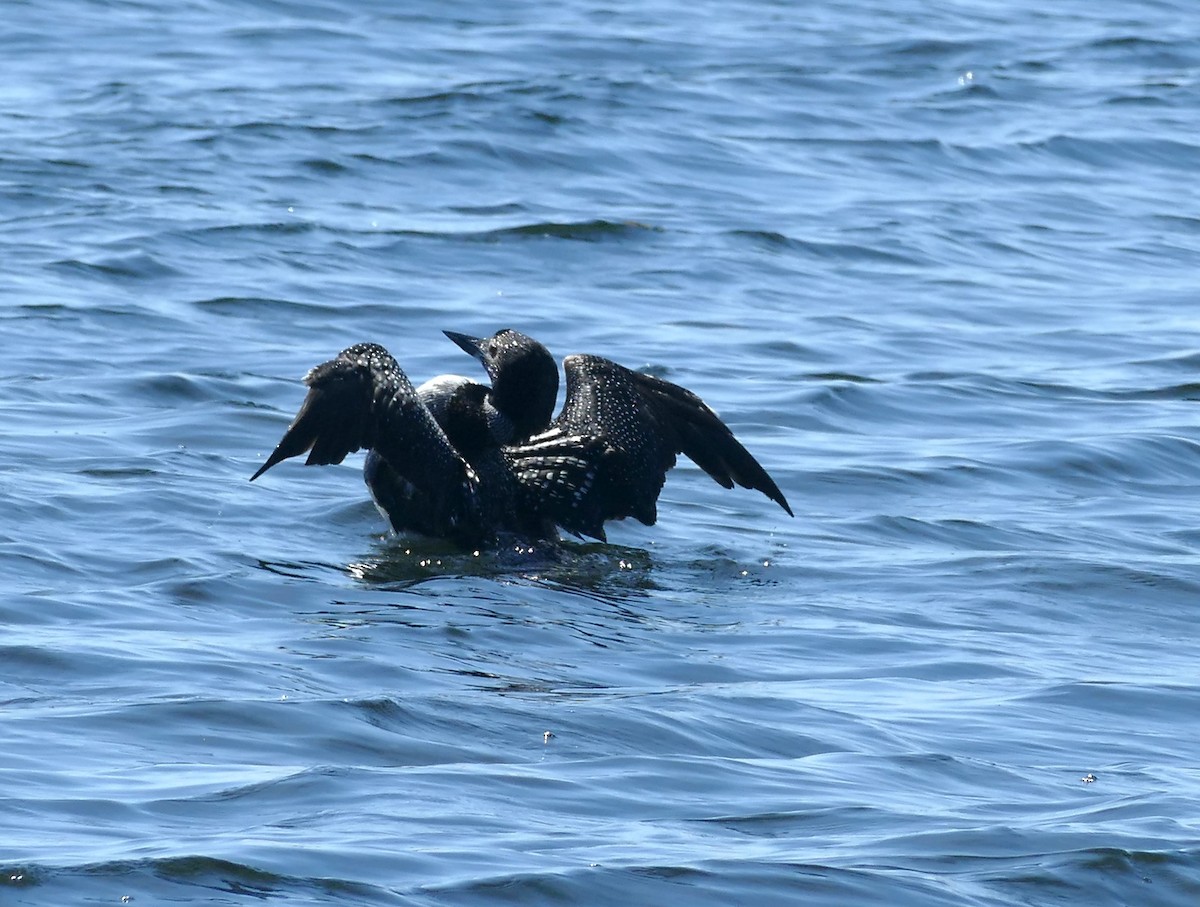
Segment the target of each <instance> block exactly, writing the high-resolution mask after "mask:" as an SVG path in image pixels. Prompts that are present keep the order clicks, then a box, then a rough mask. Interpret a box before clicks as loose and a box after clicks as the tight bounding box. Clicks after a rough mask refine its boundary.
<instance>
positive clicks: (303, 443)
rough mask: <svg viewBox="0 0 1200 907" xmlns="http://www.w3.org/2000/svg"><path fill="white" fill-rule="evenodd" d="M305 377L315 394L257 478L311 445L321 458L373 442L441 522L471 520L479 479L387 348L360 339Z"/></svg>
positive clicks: (314, 460) (320, 461)
mask: <svg viewBox="0 0 1200 907" xmlns="http://www.w3.org/2000/svg"><path fill="white" fill-rule="evenodd" d="M304 383H305V384H307V385H308V395H307V396H306V397H305V398H304V402H303V403H302V404H301V405H300V410H299V412H297V413H296V418H295V419H293V420H292V424H291V425H289V426H288V429H287V431H286V432H285V433H284V435H283V439H282V440H281V441H280V442H279V444H278V446H276V448H275V450H274V451H273V452H272V453H271V455H270V456H269V457H268V458H267V461H266V462H265V463H264V464H263V465H262V466H261V467H260V468H259V470H258V471H257V472H256V473H254V475H253V476H251V477H250V480H251V481H254V480H255V479H257V478H258V477H259V476H261V475H262V474H263V473H264V472H266V471H267V470H268V469H270V468H271V467H272V466H275V465H276V464H277V463H280V462H282V461H283V460H286V459H288V458H289V457H295V456H299V455H300V454H303V453H307V454H308V459H307V460H305V463H306V465H309V466H313V465H324V464H329V463H340V462H342V460H343V459H345V458H346V455H347V454H351V453H353V452H354V451H356V450H361V449H369V450H372V451H374V452H375V453H376V454H378V455H379V456H380V457H382V458H383V459H384V460H385V461H386V463H387V465H388V466H389V467H391V470H392V471H393V472H395V473H396V474H397V475H398V476H400V477H401V478H403V479H405V480H407V481H408V482H409V483H411V484H412V486H413V487H414V488H415V489H416V490H417V491H418V492H419V493H420V494H421V495H422V496H424V497H425V498H426V499H427V500H428V501H429V505H430V507H431V509H432V513H431V519H432V521H433V524H434V525H436V526H439V527H443V528H444V530H445V531H446V532H451V531H453V530H454V529H455V528H456V527H461V526H462V525H463V524H464V523H465V522H469V521H470V519H471V515H472V511H473V508H474V506H475V487H476V485H477V482H478V479H477V478H476V476H475V473H474V471H473V470H472V469H471V467H470V466H468V465H467V463H466V461H465V460H463V458H462V457H461V456H459V454H458V452H457V451H456V450H455V449H454V446H453V445H452V444H451V443H450V441H449V440H448V439H447V438H446V435H445V433H444V432H443V431H442V429H441V428H440V427H439V426H438V424H437V422H436V421H435V420H434V418H433V415H432V414H431V413H430V412H429V410H428V409H427V408H426V407H425V405H424V404H423V403H422V402H421V399H420V397H419V396H418V394H417V392H416V390H415V389H414V388H413V386H412V382H411V381H409V380H408V376H407V375H405V374H404V372H403V371H402V370H401V368H400V366H399V365H398V364H397V363H396V360H395V359H393V358H392V356H391V354H390V353H388V351H387V350H385V349H384V348H383V347H381V346H379V345H377V344H374V343H359V344H356V345H354V346H352V347H349V348H348V349H345V350H343V351H342V352H341V353H339V354H338V356H337V358H335V359H331V360H330V361H328V362H324V363H322V364H321V365H318V366H317V367H316V368H314V369H312V370H311V371H310V372H309V373H308V374H307V375H306V376H305V378H304Z"/></svg>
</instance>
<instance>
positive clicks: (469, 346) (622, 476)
mask: <svg viewBox="0 0 1200 907" xmlns="http://www.w3.org/2000/svg"><path fill="white" fill-rule="evenodd" d="M445 334H446V336H447V337H449V338H450V339H451V340H453V341H454V342H455V343H456V344H458V345H459V346H460V347H461V348H462V349H464V350H465V351H466V352H468V353H470V354H471V355H472V356H474V357H475V358H476V359H478V360H479V361H480V362H481V363H483V366H484V368H485V369H486V370H487V373H488V376H489V377H490V378H491V382H492V383H491V385H490V386H489V385H486V384H480V383H478V382H475V381H471V380H469V379H467V378H462V377H458V376H455V375H442V376H439V377H437V378H434V379H432V380H430V381H427V382H426V383H425V384H423V385H421V386H420V387H419V388H415V387H413V385H412V382H410V381H409V379H408V377H407V376H406V375H405V374H404V372H403V371H402V370H401V369H400V366H399V365H398V364H397V363H396V360H395V359H393V358H392V356H391V355H390V354H389V353H388V352H387V350H385V349H384V348H383V347H381V346H379V345H377V344H374V343H359V344H355V345H354V346H352V347H349V348H348V349H345V350H343V351H342V352H341V353H339V354H338V356H337V358H336V359H331V360H330V361H328V362H325V363H322V364H321V365H318V366H317V367H316V368H314V369H312V370H311V371H310V372H309V373H308V374H307V375H306V376H305V378H304V383H305V384H306V385H308V395H307V396H306V397H305V398H304V402H303V403H302V404H301V406H300V410H299V412H298V413H297V414H296V418H295V419H294V420H292V424H291V425H290V426H289V427H288V429H287V431H286V432H285V433H284V436H283V439H282V440H281V441H280V442H279V445H278V446H277V447H276V448H275V450H274V451H273V452H272V453H271V456H270V457H268V458H267V461H266V462H265V463H264V464H263V465H262V467H261V468H260V469H259V470H258V472H256V473H255V474H254V475H253V476H251V481H253V480H254V479H257V478H258V477H259V476H260V475H262V474H263V473H264V472H266V471H267V470H268V469H270V468H271V467H272V466H274V465H275V464H276V463H279V462H281V461H282V460H286V459H287V458H289V457H295V456H298V455H300V454H303V453H307V454H308V459H307V460H306V463H307V464H308V465H310V466H311V465H323V464H328V463H340V462H342V460H343V459H344V458H345V457H346V455H347V454H349V453H353V452H354V451H356V450H360V449H366V450H367V459H366V463H365V465H364V469H363V472H364V478H365V479H366V483H367V487H368V488H369V489H370V491H371V496H372V497H373V498H374V500H375V503H376V505H377V506H378V507H379V509H380V510H381V511H382V512H383V513H384V514H385V515H386V516H387V517H388V519H389V521H390V522H391V524H392V527H393V528H394V529H395V530H396V531H398V532H404V531H416V532H420V533H422V534H424V535H429V536H434V537H439V538H448V539H451V540H452V541H454V542H456V543H459V544H462V545H465V546H468V547H475V548H478V547H480V546H484V545H488V544H492V543H495V542H496V540H497V536H498V535H500V534H515V535H517V536H520V537H522V538H524V539H526V540H528V541H537V540H545V539H555V538H557V537H558V529H559V528H561V529H563V530H565V531H566V532H569V533H571V534H572V535H575V536H577V537H583V536H590V537H592V538H595V539H599V540H600V541H605V535H604V523H605V522H606V521H607V520H620V519H624V518H625V517H630V516H631V517H634V518H635V519H637V520H639V521H640V522H642V523H645V524H646V525H647V526H650V525H653V524H654V522H655V521H656V519H657V517H658V514H657V508H656V503H657V501H658V494H659V492H660V491H661V490H662V486H663V482H664V481H665V480H666V477H667V471H668V470H669V469H670V468H671V467H672V466H674V465H675V458H676V456H677V455H678V454H680V453H682V454H685V455H686V456H687V457H689V458H690V459H691V460H692V461H693V462H694V463H696V465H697V466H699V467H700V468H701V469H703V470H704V471H705V472H706V473H708V474H709V475H710V476H712V478H713V479H715V480H716V481H717V482H718V483H719V484H720V485H722V486H723V487H725V488H732V487H733V486H734V485H735V484H737V485H741V486H743V487H745V488H752V489H755V490H757V491H761V492H762V493H763V494H765V495H766V496H767V497H768V498H770V499H771V500H772V501H774V502H775V503H777V504H778V505H779V506H780V507H782V508H783V509H784V510H785V511H787V513H788V515H789V516H791V515H792V509H791V507H789V506H788V502H787V499H786V498H784V496H783V493H782V492H781V491H780V490H779V487H778V486H777V485H776V484H775V482H774V481H773V480H772V479H771V477H770V476H769V475H767V472H766V470H764V469H763V468H762V466H760V465H759V463H758V461H757V460H755V459H754V457H753V456H751V454H750V452H749V451H747V450H746V448H744V447H743V446H742V445H741V444H740V443H739V442H738V440H737V439H736V438H735V437H734V436H733V433H732V432H731V431H730V430H729V428H728V426H726V425H725V423H724V422H722V421H721V420H720V418H718V417H717V414H716V413H714V412H713V411H712V410H711V409H709V408H708V406H706V405H705V403H704V401H703V400H701V399H700V398H699V397H697V396H696V395H695V394H693V393H692V392H691V391H689V390H687V389H685V388H682V387H680V386H679V385H677V384H672V383H671V382H670V381H664V380H663V379H661V378H655V377H653V376H652V375H645V374H642V373H641V372H635V371H632V370H630V369H627V368H625V367H624V366H621V365H618V364H617V363H615V362H612V361H610V360H608V359H602V358H600V357H599V356H586V355H574V356H568V357H567V358H566V359H564V360H563V370H564V372H565V373H566V376H567V392H566V400H565V402H564V403H563V408H562V411H561V412H560V413H559V414H558V416H557V418H555V417H554V415H553V414H554V402H555V399H556V397H557V396H558V366H557V365H556V364H555V362H554V359H553V357H552V356H551V355H550V353H549V351H548V350H547V349H546V348H545V347H544V346H543V345H542V344H540V343H538V342H537V341H536V340H534V339H532V338H531V337H527V336H525V335H524V334H521V333H518V332H517V331H512V330H507V329H506V330H502V331H498V332H497V333H496V334H494V335H492V336H491V337H488V338H484V339H476V338H473V337H468V336H466V335H465V334H457V333H454V332H452V331H446V332H445Z"/></svg>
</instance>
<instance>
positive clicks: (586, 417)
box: [506, 356, 792, 540]
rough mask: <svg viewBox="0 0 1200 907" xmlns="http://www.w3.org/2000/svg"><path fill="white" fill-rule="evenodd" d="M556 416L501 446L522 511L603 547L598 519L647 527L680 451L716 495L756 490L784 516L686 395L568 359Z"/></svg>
mask: <svg viewBox="0 0 1200 907" xmlns="http://www.w3.org/2000/svg"><path fill="white" fill-rule="evenodd" d="M563 368H564V370H565V371H566V376H567V392H566V402H565V403H564V405H563V410H562V413H561V414H560V415H559V416H558V418H557V419H555V420H554V422H553V423H552V424H551V426H550V427H549V428H548V429H547V430H546V431H544V432H542V433H540V434H538V435H534V436H533V437H532V438H530V439H529V440H528V441H527V442H526V443H524V444H521V445H517V446H514V447H510V448H507V449H506V455H507V456H508V457H509V461H510V463H511V466H512V468H513V472H514V475H516V477H517V481H518V482H519V483H520V485H521V487H522V488H523V489H525V490H526V491H527V496H528V498H529V500H530V502H531V504H532V505H533V506H535V507H540V508H541V511H542V513H543V514H544V515H545V517H546V518H547V519H550V520H553V521H554V522H555V523H557V524H558V525H559V526H561V527H562V528H563V529H565V530H566V531H568V532H571V533H574V534H576V535H588V536H592V537H593V538H598V539H600V540H604V528H603V527H604V522H605V521H606V520H613V519H623V518H625V517H629V516H632V517H635V518H636V519H638V520H639V521H641V522H642V523H645V524H646V525H647V526H649V525H652V524H653V523H654V522H655V520H656V519H657V517H658V513H657V506H656V505H657V501H658V495H659V492H661V491H662V486H663V482H665V481H666V477H667V472H668V470H670V469H671V467H672V466H674V465H675V461H676V457H677V455H678V454H680V453H682V454H684V455H686V456H687V457H688V458H689V459H691V460H692V461H693V462H694V463H695V464H696V465H697V466H699V467H700V468H701V469H703V470H704V471H705V472H706V473H708V474H709V475H710V476H712V478H713V479H714V480H716V481H717V482H718V483H719V484H720V485H722V486H723V487H725V488H732V487H733V486H734V485H735V484H736V485H741V486H743V487H744V488H752V489H755V490H757V491H761V492H762V493H763V494H765V495H766V496H767V497H768V498H770V499H771V500H772V501H775V503H777V504H778V505H779V506H780V507H782V508H783V509H784V510H785V511H787V513H788V514H789V515H791V513H792V510H791V508H790V507H789V506H788V503H787V499H786V498H784V496H783V493H782V492H781V491H780V490H779V488H778V486H777V485H776V484H775V482H774V481H773V480H772V479H771V477H770V476H769V475H767V472H766V470H764V469H763V468H762V466H761V465H759V463H758V461H757V460H755V459H754V457H753V456H752V455H751V454H750V452H749V451H748V450H746V448H745V447H743V446H742V445H741V443H740V442H739V441H738V440H737V439H736V438H735V437H734V436H733V432H731V431H730V430H729V427H728V426H727V425H725V423H724V422H722V421H721V419H720V418H719V417H718V416H717V414H716V413H714V412H713V411H712V410H711V409H709V408H708V406H707V405H705V403H704V401H703V400H701V399H700V398H699V397H697V396H696V395H695V394H693V393H692V392H691V391H689V390H687V389H686V388H683V387H680V386H679V385H677V384H672V383H671V382H669V381H664V380H663V379H661V378H655V377H653V376H652V375H644V374H642V373H640V372H635V371H632V370H630V369H627V368H625V367H623V366H621V365H618V364H617V363H615V362H611V361H609V360H608V359H602V358H600V357H598V356H568V357H567V359H566V360H565V361H564V362H563Z"/></svg>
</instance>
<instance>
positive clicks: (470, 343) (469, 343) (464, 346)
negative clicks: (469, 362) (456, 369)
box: [442, 331, 487, 365]
mask: <svg viewBox="0 0 1200 907" xmlns="http://www.w3.org/2000/svg"><path fill="white" fill-rule="evenodd" d="M442 333H443V334H445V335H446V336H447V337H449V338H450V339H451V340H453V341H454V342H455V343H456V344H458V346H459V349H461V350H463V351H464V352H466V353H470V354H471V355H472V356H474V357H475V358H476V359H478V360H479V361H480V362H482V363H483V364H484V365H487V359H486V357H485V356H484V353H483V348H484V344H486V343H487V341H486V340H482V339H480V338H478V337H468V336H467V335H466V334H460V333H458V332H457V331H442Z"/></svg>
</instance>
